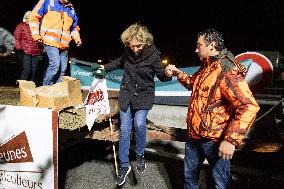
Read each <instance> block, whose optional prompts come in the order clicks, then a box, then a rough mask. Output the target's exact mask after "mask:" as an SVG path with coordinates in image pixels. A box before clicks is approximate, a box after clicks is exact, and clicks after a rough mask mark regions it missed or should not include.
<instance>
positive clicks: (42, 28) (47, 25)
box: [29, 0, 80, 49]
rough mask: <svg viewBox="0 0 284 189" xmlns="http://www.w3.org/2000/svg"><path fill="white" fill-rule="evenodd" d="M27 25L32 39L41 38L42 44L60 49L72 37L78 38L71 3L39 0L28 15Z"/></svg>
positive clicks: (56, 0) (76, 18)
mask: <svg viewBox="0 0 284 189" xmlns="http://www.w3.org/2000/svg"><path fill="white" fill-rule="evenodd" d="M29 26H30V29H31V32H32V37H33V39H34V40H38V39H42V40H43V43H44V44H46V45H50V46H54V47H57V48H60V49H66V48H68V47H69V43H70V41H71V40H72V38H73V39H76V38H77V39H79V38H80V34H79V30H80V28H79V26H78V17H77V16H76V13H75V10H74V8H73V6H72V4H68V5H64V4H63V3H62V2H61V1H59V0H40V1H39V2H38V3H37V5H36V6H35V7H34V9H33V10H32V12H31V14H30V16H29Z"/></svg>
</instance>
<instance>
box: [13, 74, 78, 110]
mask: <svg viewBox="0 0 284 189" xmlns="http://www.w3.org/2000/svg"><path fill="white" fill-rule="evenodd" d="M18 83H19V88H20V105H21V106H32V107H42V108H56V109H63V108H66V107H70V106H77V105H79V104H82V103H83V97H82V92H81V84H80V80H77V79H75V78H72V77H68V76H64V77H63V81H62V82H60V83H56V84H54V85H50V86H41V87H36V85H35V83H34V82H32V81H26V80H18Z"/></svg>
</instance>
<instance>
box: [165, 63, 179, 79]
mask: <svg viewBox="0 0 284 189" xmlns="http://www.w3.org/2000/svg"><path fill="white" fill-rule="evenodd" d="M181 72H182V71H181V70H180V69H178V68H176V66H175V65H173V64H169V65H168V66H167V67H166V70H165V73H166V74H167V75H170V76H177V75H178V74H179V73H181Z"/></svg>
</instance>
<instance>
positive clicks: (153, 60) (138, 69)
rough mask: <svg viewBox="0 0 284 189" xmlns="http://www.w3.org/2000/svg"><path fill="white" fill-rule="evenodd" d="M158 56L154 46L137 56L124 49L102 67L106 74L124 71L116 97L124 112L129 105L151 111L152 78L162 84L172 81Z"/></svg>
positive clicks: (153, 83) (152, 98)
mask: <svg viewBox="0 0 284 189" xmlns="http://www.w3.org/2000/svg"><path fill="white" fill-rule="evenodd" d="M160 54H161V53H160V51H159V50H158V49H157V48H156V47H155V45H152V46H150V47H145V48H144V49H143V50H142V52H140V54H139V55H138V56H136V55H135V54H134V52H133V51H132V50H131V49H129V48H126V49H125V51H124V53H123V55H122V56H121V57H120V58H118V59H116V60H113V61H111V62H110V63H108V64H106V65H105V66H104V68H105V71H106V72H109V71H112V70H114V69H117V68H121V69H123V70H124V74H123V78H122V83H121V85H120V91H119V97H118V100H119V106H120V108H121V109H122V110H126V109H127V107H128V105H129V104H130V103H131V104H132V107H133V109H151V108H152V106H153V103H154V97H155V81H154V76H155V75H156V76H157V78H158V79H159V80H161V81H163V82H166V81H170V80H171V79H172V78H171V77H167V76H166V75H165V68H164V67H163V66H162V65H161V59H160Z"/></svg>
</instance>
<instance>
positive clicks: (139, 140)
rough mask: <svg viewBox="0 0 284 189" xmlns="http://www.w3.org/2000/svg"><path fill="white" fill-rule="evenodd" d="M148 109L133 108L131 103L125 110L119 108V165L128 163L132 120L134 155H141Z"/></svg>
mask: <svg viewBox="0 0 284 189" xmlns="http://www.w3.org/2000/svg"><path fill="white" fill-rule="evenodd" d="M148 112H149V110H134V109H133V108H132V106H131V105H129V106H128V108H127V110H126V111H125V110H120V122H121V126H120V136H119V161H120V167H127V166H128V165H129V149H130V137H131V136H130V135H131V130H132V121H133V122H134V129H135V141H136V150H135V152H136V155H137V156H143V155H144V151H145V146H146V130H147V129H146V118H147V114H148Z"/></svg>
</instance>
